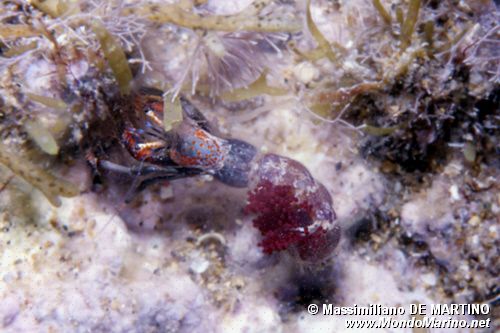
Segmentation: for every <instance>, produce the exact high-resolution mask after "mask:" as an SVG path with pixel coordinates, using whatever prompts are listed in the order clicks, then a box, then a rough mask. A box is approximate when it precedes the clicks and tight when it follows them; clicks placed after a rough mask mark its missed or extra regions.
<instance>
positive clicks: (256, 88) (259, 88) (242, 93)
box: [221, 71, 288, 102]
mask: <svg viewBox="0 0 500 333" xmlns="http://www.w3.org/2000/svg"><path fill="white" fill-rule="evenodd" d="M287 93H288V91H287V90H286V89H283V88H277V87H272V86H269V85H268V84H267V80H266V72H265V71H264V72H263V73H262V74H261V75H260V76H259V78H258V79H257V80H255V81H254V82H253V83H252V84H250V85H249V86H248V87H246V88H239V89H234V90H232V91H228V92H225V93H223V94H222V95H221V98H222V99H223V100H225V101H228V102H237V101H242V100H245V99H250V98H254V97H257V96H259V95H270V96H283V95H286V94H287Z"/></svg>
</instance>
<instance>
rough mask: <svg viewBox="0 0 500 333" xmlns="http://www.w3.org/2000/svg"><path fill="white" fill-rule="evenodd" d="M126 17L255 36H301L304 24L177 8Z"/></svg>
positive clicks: (153, 8) (154, 7)
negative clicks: (277, 34) (198, 12)
mask: <svg viewBox="0 0 500 333" xmlns="http://www.w3.org/2000/svg"><path fill="white" fill-rule="evenodd" d="M124 14H125V15H132V14H134V15H139V16H143V17H146V18H147V19H149V20H151V21H153V22H157V23H171V24H175V25H177V26H179V27H184V28H188V29H202V30H215V31H228V32H234V31H253V32H298V31H299V30H300V29H301V24H300V22H298V21H297V20H295V19H294V18H288V19H286V18H277V17H264V16H262V17H261V16H249V15H247V14H245V11H244V12H243V14H236V15H229V16H222V15H213V16H200V15H197V14H195V13H192V12H189V11H186V10H185V9H184V8H182V7H181V6H180V5H175V4H172V5H170V4H161V5H160V4H144V5H141V6H139V7H134V8H127V9H125V10H124Z"/></svg>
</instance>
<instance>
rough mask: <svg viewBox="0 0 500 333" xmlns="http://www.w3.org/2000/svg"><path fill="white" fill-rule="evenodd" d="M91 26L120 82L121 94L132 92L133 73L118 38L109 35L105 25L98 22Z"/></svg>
mask: <svg viewBox="0 0 500 333" xmlns="http://www.w3.org/2000/svg"><path fill="white" fill-rule="evenodd" d="M91 26H92V30H93V31H94V33H95V34H96V36H97V39H98V40H99V43H100V45H101V50H102V52H103V53H104V57H105V58H106V60H107V61H108V64H109V67H111V70H112V71H113V75H114V76H115V79H116V81H117V82H118V86H119V87H120V92H121V93H122V94H128V93H129V92H130V82H131V81H132V71H131V70H130V67H129V65H128V61H127V58H126V56H125V52H124V51H123V49H122V47H121V46H120V44H119V43H118V41H117V40H116V38H115V37H113V35H111V34H110V33H109V31H108V30H107V29H106V28H105V27H104V25H102V24H101V23H100V22H98V21H94V22H92V24H91Z"/></svg>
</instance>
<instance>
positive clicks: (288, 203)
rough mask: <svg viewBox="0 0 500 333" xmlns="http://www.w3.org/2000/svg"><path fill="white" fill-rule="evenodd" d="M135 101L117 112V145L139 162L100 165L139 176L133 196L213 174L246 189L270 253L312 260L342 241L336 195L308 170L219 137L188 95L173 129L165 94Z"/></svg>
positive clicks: (146, 94) (147, 94)
mask: <svg viewBox="0 0 500 333" xmlns="http://www.w3.org/2000/svg"><path fill="white" fill-rule="evenodd" d="M131 98H132V100H133V101H132V102H131V103H132V105H133V112H132V114H126V113H123V114H121V115H120V117H121V119H122V125H121V128H120V141H121V143H122V145H123V146H124V148H125V149H126V150H127V151H128V152H129V153H130V155H131V156H132V157H133V158H134V159H135V160H137V161H138V162H139V163H138V165H137V166H134V167H126V166H123V165H120V164H116V163H114V162H111V161H107V160H99V161H98V163H97V166H98V167H99V168H103V169H106V170H109V171H113V172H120V173H126V174H129V175H131V176H134V177H135V179H137V180H138V181H137V185H136V188H135V190H136V191H140V190H142V189H144V188H145V187H146V186H148V185H150V184H153V183H155V182H157V181H160V180H168V181H171V180H176V179H181V178H186V177H193V176H199V175H212V176H213V177H214V178H215V179H216V180H218V181H220V182H222V183H224V184H226V185H228V186H232V187H240V188H245V187H248V188H249V192H248V193H249V194H248V202H247V206H246V208H245V210H244V213H245V214H247V215H253V217H254V219H253V224H254V226H255V227H256V228H257V229H258V230H259V231H260V232H261V234H262V241H261V242H260V243H259V245H260V246H261V247H262V249H263V251H264V252H265V253H267V254H271V253H273V252H276V251H284V250H287V251H288V252H289V253H291V254H293V255H295V256H297V257H299V258H300V259H302V260H307V261H318V260H323V259H325V258H327V257H328V256H329V255H330V254H331V253H332V250H333V249H334V248H335V247H336V246H337V244H338V242H339V238H340V229H339V227H338V225H337V224H336V223H335V222H334V221H335V218H336V216H335V212H334V209H333V207H332V198H331V196H330V194H329V192H328V190H327V189H326V188H325V187H324V186H323V185H322V184H321V183H319V182H318V181H316V180H315V179H314V178H313V176H312V175H311V174H310V172H309V171H308V170H307V168H306V167H305V166H303V165H302V164H301V163H299V162H297V161H295V160H293V159H290V158H287V157H283V156H279V155H276V154H264V153H260V152H259V151H258V150H257V149H256V148H255V147H254V146H253V145H251V144H250V143H247V142H245V141H242V140H238V139H233V138H223V137H221V136H219V135H218V134H217V131H216V129H215V128H213V127H212V125H211V124H210V123H209V121H207V119H206V118H205V117H204V116H203V114H202V113H201V112H200V111H199V110H198V109H197V108H196V107H194V106H193V104H192V103H191V102H190V101H189V100H188V99H186V98H184V97H181V98H180V104H181V107H182V114H183V116H182V121H181V122H180V123H178V124H176V126H174V127H173V128H172V129H170V130H168V131H166V130H165V127H164V122H163V116H164V115H163V112H164V107H165V103H164V99H163V97H162V92H161V91H157V90H152V89H147V90H144V89H143V90H142V91H141V93H140V94H137V95H135V96H133V97H131ZM129 199H130V198H129Z"/></svg>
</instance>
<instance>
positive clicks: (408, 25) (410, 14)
mask: <svg viewBox="0 0 500 333" xmlns="http://www.w3.org/2000/svg"><path fill="white" fill-rule="evenodd" d="M420 2H421V1H420V0H411V1H410V4H409V6H408V11H407V13H406V18H405V20H404V23H403V26H402V27H401V50H405V49H406V48H407V47H408V46H409V45H410V44H411V38H412V34H413V31H414V30H415V25H416V24H417V20H418V13H419V10H420Z"/></svg>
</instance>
